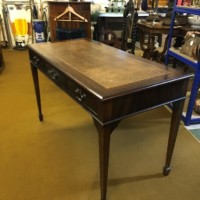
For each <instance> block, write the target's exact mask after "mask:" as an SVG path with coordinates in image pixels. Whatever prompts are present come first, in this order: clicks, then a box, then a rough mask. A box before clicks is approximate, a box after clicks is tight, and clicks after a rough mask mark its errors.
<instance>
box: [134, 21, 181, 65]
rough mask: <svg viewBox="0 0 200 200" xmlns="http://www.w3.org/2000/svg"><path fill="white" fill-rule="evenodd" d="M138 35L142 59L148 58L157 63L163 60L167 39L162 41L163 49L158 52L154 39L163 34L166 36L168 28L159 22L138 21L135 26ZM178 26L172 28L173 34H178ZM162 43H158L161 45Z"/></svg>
mask: <svg viewBox="0 0 200 200" xmlns="http://www.w3.org/2000/svg"><path fill="white" fill-rule="evenodd" d="M137 27H138V30H139V33H140V47H141V49H142V50H143V58H148V59H152V60H156V61H158V62H161V60H162V59H163V57H164V55H165V53H166V50H167V42H168V37H166V39H165V41H164V47H163V49H162V50H158V49H157V48H156V47H155V37H156V36H158V35H160V34H161V37H162V35H163V34H166V35H168V33H169V30H170V26H165V25H163V24H162V21H161V22H146V21H140V22H138V24H137ZM179 28H180V27H179V26H175V27H174V34H177V33H178V32H179ZM146 35H147V39H148V41H147V45H146V44H145V38H146ZM161 42H162V41H159V43H161Z"/></svg>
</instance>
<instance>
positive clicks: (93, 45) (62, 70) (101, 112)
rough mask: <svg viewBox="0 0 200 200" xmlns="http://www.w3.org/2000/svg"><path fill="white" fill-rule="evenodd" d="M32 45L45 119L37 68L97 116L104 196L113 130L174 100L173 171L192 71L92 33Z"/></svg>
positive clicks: (170, 143)
mask: <svg viewBox="0 0 200 200" xmlns="http://www.w3.org/2000/svg"><path fill="white" fill-rule="evenodd" d="M28 48H29V57H30V65H31V69H32V76H33V80H34V86H35V92H36V97H37V98H36V99H37V105H38V111H39V119H40V121H42V120H43V114H42V106H41V98H40V87H39V80H38V78H39V77H38V70H39V71H41V72H42V73H44V74H45V75H46V76H47V77H48V78H49V79H50V80H51V81H52V82H54V83H55V84H56V85H57V86H58V87H59V88H61V89H62V90H63V91H64V92H66V93H67V94H68V95H69V96H70V97H71V98H72V99H73V100H74V101H75V102H77V103H78V104H79V105H81V106H82V108H83V109H85V110H86V111H87V112H88V113H89V114H90V115H91V116H92V118H93V122H94V125H95V126H96V129H97V132H98V135H99V161H100V187H101V200H106V193H107V179H108V166H109V148H110V139H111V138H110V137H111V133H112V132H113V131H114V129H115V128H116V127H117V126H118V124H119V122H120V121H121V120H123V119H125V118H127V117H130V116H132V115H135V114H139V113H141V112H145V111H148V110H151V109H154V108H157V107H159V106H163V105H166V104H169V103H171V104H173V105H174V106H173V110H172V118H171V127H170V131H169V140H168V147H167V154H166V161H165V166H164V168H163V174H164V175H165V176H166V175H168V174H169V172H170V163H171V158H172V154H173V149H174V146H175V141H176V136H177V132H178V128H179V123H180V119H181V113H182V109H183V105H184V101H185V98H186V91H187V85H188V81H189V79H190V77H191V76H192V75H191V74H189V73H188V72H180V71H177V70H176V69H173V68H168V67H165V66H164V65H160V64H159V63H155V62H152V61H149V60H146V59H143V58H140V57H137V56H135V55H133V54H129V53H127V52H124V51H122V50H119V49H116V48H113V47H110V46H108V45H105V44H103V43H100V42H96V41H92V40H89V39H76V40H66V41H63V42H55V43H38V44H31V45H29V46H28ZM80 49H81V51H80ZM144 72H145V73H144ZM158 134H159V133H158ZM131 167H133V168H134V166H131ZM122 173H123V172H122ZM97 199H98V198H97Z"/></svg>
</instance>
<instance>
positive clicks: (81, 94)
mask: <svg viewBox="0 0 200 200" xmlns="http://www.w3.org/2000/svg"><path fill="white" fill-rule="evenodd" d="M75 93H76V98H77V99H78V100H79V101H83V100H85V98H86V94H85V93H84V92H83V91H82V90H81V89H80V88H76V89H75Z"/></svg>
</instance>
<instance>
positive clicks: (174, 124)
mask: <svg viewBox="0 0 200 200" xmlns="http://www.w3.org/2000/svg"><path fill="white" fill-rule="evenodd" d="M183 106H184V100H181V101H177V102H174V103H173V108H172V117H171V126H170V132H169V139H168V147H167V155H166V162H165V166H164V167H163V174H164V175H165V176H167V175H168V174H169V172H170V170H171V168H170V163H171V159H172V154H173V150H174V146H175V143H176V138H177V134H178V129H179V125H180V120H181V116H182V111H183Z"/></svg>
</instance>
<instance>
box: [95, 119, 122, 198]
mask: <svg viewBox="0 0 200 200" xmlns="http://www.w3.org/2000/svg"><path fill="white" fill-rule="evenodd" d="M118 123H119V122H115V123H113V124H110V125H106V126H102V125H101V124H100V123H99V122H98V121H96V120H95V119H94V124H95V126H96V128H97V131H98V135H99V162H100V187H101V200H106V194H107V182H108V166H109V151H110V136H111V133H112V131H113V130H114V129H115V128H116V127H117V125H118Z"/></svg>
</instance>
